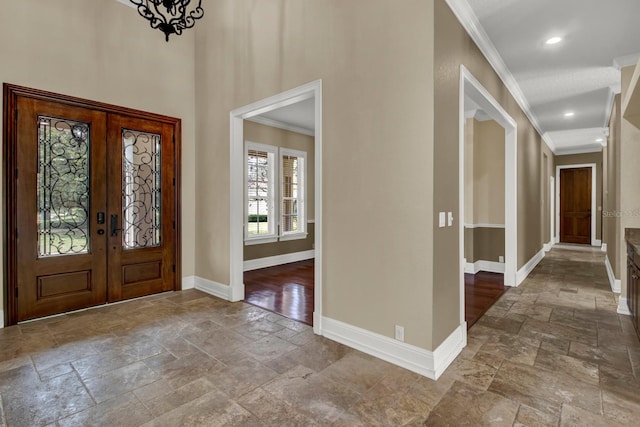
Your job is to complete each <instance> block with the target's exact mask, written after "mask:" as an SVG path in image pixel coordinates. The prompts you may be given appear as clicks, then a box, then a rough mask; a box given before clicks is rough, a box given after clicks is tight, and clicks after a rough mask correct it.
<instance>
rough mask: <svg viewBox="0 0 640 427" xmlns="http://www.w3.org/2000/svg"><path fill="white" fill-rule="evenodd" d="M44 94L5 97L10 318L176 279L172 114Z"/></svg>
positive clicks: (137, 292) (123, 295)
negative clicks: (7, 117) (117, 107)
mask: <svg viewBox="0 0 640 427" xmlns="http://www.w3.org/2000/svg"><path fill="white" fill-rule="evenodd" d="M20 89H22V88H20ZM26 91H27V92H28V91H29V90H28V89H27V90H26ZM42 94H46V93H43V92H37V95H38V96H34V97H32V96H23V95H17V96H15V98H10V99H9V100H8V101H7V98H5V105H9V108H7V110H9V111H11V112H12V113H11V114H10V115H12V117H13V118H12V119H11V120H6V122H7V123H10V130H9V132H8V134H9V138H7V140H8V144H9V145H8V146H5V148H6V152H8V153H9V154H8V160H7V164H8V167H7V168H6V169H7V171H6V172H5V173H6V175H5V179H6V180H7V182H8V185H7V188H8V191H7V194H6V195H5V201H6V205H7V210H6V212H7V229H9V230H12V229H13V228H14V227H15V235H13V233H9V236H8V256H7V260H8V261H7V265H8V268H7V271H8V273H7V276H8V281H9V286H8V289H9V292H8V293H9V305H8V312H9V322H8V323H9V324H13V323H16V322H18V321H22V320H28V319H33V318H37V317H42V316H48V315H51V314H57V313H62V312H66V311H71V310H77V309H81V308H86V307H90V306H94V305H100V304H105V303H107V302H113V301H119V300H123V299H127V298H134V297H139V296H144V295H150V294H153V293H158V292H164V291H170V290H174V289H176V288H178V285H177V282H176V276H177V273H176V263H177V261H176V260H177V258H178V256H179V252H178V249H177V248H178V239H177V237H176V236H177V231H176V217H177V212H178V204H177V197H178V193H177V192H176V185H175V183H176V171H177V169H178V163H177V161H176V152H178V151H176V148H175V131H176V129H179V122H178V121H176V119H171V118H163V117H161V116H155V115H152V114H149V113H140V112H134V111H133V110H125V109H123V111H125V112H131V114H126V115H125V114H119V113H116V112H114V111H110V109H109V108H105V106H104V105H102V104H95V105H96V106H97V108H96V109H91V108H85V107H84V106H85V105H88V106H90V105H94V104H92V103H91V102H90V101H84V100H81V101H73V102H68V100H69V98H65V99H66V100H67V102H57V100H56V99H54V96H53V95H52V96H43V95H42ZM5 95H6V86H5ZM70 104H74V105H70ZM75 105H82V107H79V106H75ZM101 108H102V109H101ZM114 108H115V107H114ZM114 108H111V109H114ZM105 109H106V110H109V111H104V110H105ZM118 111H120V110H118ZM134 113H140V114H134ZM5 115H6V111H5ZM145 117H149V118H145ZM156 117H158V118H159V119H158V120H156V119H155V118H156ZM160 119H163V120H160ZM13 123H15V125H13ZM14 169H15V171H14ZM8 171H10V172H8ZM14 172H15V173H14Z"/></svg>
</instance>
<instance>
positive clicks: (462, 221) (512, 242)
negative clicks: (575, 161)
mask: <svg viewBox="0 0 640 427" xmlns="http://www.w3.org/2000/svg"><path fill="white" fill-rule="evenodd" d="M459 108H460V110H459V135H460V137H459V171H460V176H459V197H460V199H459V206H460V210H459V221H458V224H459V239H460V241H459V248H460V324H461V325H464V324H466V322H467V316H466V314H467V299H468V298H467V295H469V299H470V298H471V295H473V294H469V291H468V290H467V289H468V288H469V286H468V285H467V282H469V284H470V285H473V284H474V282H476V280H469V279H471V278H473V279H475V277H473V276H471V277H470V278H468V279H467V280H465V271H466V272H469V273H472V272H473V273H474V274H475V273H478V271H489V272H490V273H493V274H498V275H503V277H502V284H500V283H499V282H500V280H499V279H500V278H499V277H491V278H489V279H491V280H486V281H487V282H489V283H488V286H489V287H494V285H497V287H496V289H495V290H493V291H492V294H493V296H491V298H490V300H491V301H495V300H497V299H498V298H499V296H500V295H501V294H502V293H503V292H504V289H499V288H500V287H501V286H502V285H504V286H512V287H513V286H517V285H518V283H517V277H516V274H517V197H516V196H517V187H516V184H517V144H516V139H517V125H516V123H515V121H514V120H513V118H511V116H509V114H507V112H506V111H505V110H504V109H503V108H502V106H501V105H500V104H499V103H498V102H497V101H496V100H495V99H494V98H493V97H492V96H491V95H490V94H489V92H488V91H487V90H486V89H485V88H484V87H483V86H482V85H481V84H480V82H479V81H478V80H477V79H476V78H475V77H473V75H472V74H471V73H470V72H469V71H468V70H467V69H466V68H465V67H464V65H461V66H460V102H459ZM472 111H473V116H476V115H480V116H481V117H482V118H483V120H485V121H492V122H493V123H494V127H497V128H501V132H500V135H501V138H502V139H501V141H502V143H501V144H500V147H504V149H503V150H502V153H504V154H503V155H504V157H503V160H502V158H501V160H500V162H504V174H503V182H501V183H500V184H499V185H500V186H501V189H502V190H503V191H500V193H501V195H502V194H503V195H504V197H503V201H502V203H501V206H502V209H503V212H500V213H494V214H493V215H495V216H496V217H497V218H498V220H497V221H496V222H494V223H492V221H488V222H486V223H478V224H475V223H474V220H473V219H472V218H473V217H468V214H469V212H468V211H467V209H466V208H467V205H468V204H469V203H472V200H473V198H472V197H471V198H470V197H469V192H468V189H467V185H466V184H468V181H469V179H468V178H470V177H469V176H465V171H466V170H467V167H468V166H469V159H468V158H467V157H465V156H466V153H465V148H466V146H468V136H469V132H468V128H467V123H466V121H467V118H468V117H469V116H470V115H472V113H471V112H472ZM474 149H479V150H482V149H483V147H480V146H478V147H474ZM500 166H502V165H500ZM499 169H502V167H500V168H499ZM472 181H473V179H471V182H472ZM496 191H499V190H498V189H497V188H493V192H494V193H495V192H496ZM500 214H502V215H500ZM467 219H471V224H470V223H469V221H467ZM500 221H504V222H500ZM465 225H467V227H465ZM476 226H479V227H476ZM476 228H477V229H479V231H480V233H478V234H480V235H481V234H482V233H484V234H487V233H489V234H496V233H497V234H501V235H502V236H504V237H503V239H504V243H503V244H502V243H500V244H499V246H501V247H498V248H493V249H492V250H491V251H493V252H496V251H498V252H501V253H502V254H499V253H497V252H496V253H495V254H493V255H491V256H495V257H496V258H498V259H497V260H493V259H492V260H478V262H475V261H476V260H473V261H474V262H472V263H469V265H468V264H467V260H466V258H465V255H466V254H465V240H467V242H469V241H470V238H469V235H471V234H475V229H476ZM465 234H466V235H467V239H465ZM485 240H487V241H491V240H493V239H492V238H491V237H487V238H486V239H485ZM498 240H499V241H500V242H502V240H501V239H498ZM478 279H480V280H481V279H482V278H481V277H478ZM496 282H497V283H496ZM471 290H474V289H473V288H471ZM482 293H483V291H482V289H478V294H482ZM491 301H489V302H488V304H489V306H490V305H491V304H492V302H491ZM486 308H488V307H486ZM485 311H486V309H485ZM465 330H466V328H465Z"/></svg>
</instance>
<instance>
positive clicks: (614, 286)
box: [604, 255, 622, 294]
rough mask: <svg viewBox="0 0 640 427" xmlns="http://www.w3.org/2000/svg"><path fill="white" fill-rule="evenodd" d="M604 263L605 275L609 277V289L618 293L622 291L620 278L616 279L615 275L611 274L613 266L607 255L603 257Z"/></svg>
mask: <svg viewBox="0 0 640 427" xmlns="http://www.w3.org/2000/svg"><path fill="white" fill-rule="evenodd" d="M604 265H605V267H606V268H607V276H608V277H609V285H610V286H611V290H612V291H613V292H614V293H616V294H619V293H620V292H621V291H622V282H621V281H620V279H616V275H615V274H613V268H612V267H611V261H609V255H606V256H605V257H604Z"/></svg>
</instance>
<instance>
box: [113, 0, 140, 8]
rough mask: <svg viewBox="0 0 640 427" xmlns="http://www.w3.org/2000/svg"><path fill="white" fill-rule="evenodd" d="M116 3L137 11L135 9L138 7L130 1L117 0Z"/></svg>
mask: <svg viewBox="0 0 640 427" xmlns="http://www.w3.org/2000/svg"><path fill="white" fill-rule="evenodd" d="M116 1H117V2H118V3H122V4H124V5H125V6H129V7H130V8H132V9H135V8H136V5H135V4H133V3H131V2H130V1H129V0H116Z"/></svg>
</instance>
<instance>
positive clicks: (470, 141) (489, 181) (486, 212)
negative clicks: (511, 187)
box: [464, 119, 505, 263]
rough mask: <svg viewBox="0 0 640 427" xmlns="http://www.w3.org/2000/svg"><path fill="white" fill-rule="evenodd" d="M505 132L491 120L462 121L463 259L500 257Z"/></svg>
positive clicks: (471, 261) (501, 251)
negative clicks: (480, 225)
mask: <svg viewBox="0 0 640 427" xmlns="http://www.w3.org/2000/svg"><path fill="white" fill-rule="evenodd" d="M504 141H505V132H504V128H503V127H502V126H500V125H499V124H498V123H497V122H496V121H494V120H486V121H478V120H475V119H470V120H466V122H465V171H464V172H465V174H464V176H465V189H464V191H465V211H466V212H465V219H466V221H465V223H466V224H472V225H476V227H472V228H465V240H464V241H465V259H466V262H468V263H474V262H476V261H493V262H499V259H500V256H504V249H505V236H504V232H505V230H504V228H502V229H500V228H490V227H477V225H478V224H494V225H495V224H502V225H504V222H505V219H504V212H505V209H504V208H505V206H504V203H505V202H504V200H505V181H504V179H505V163H504V162H505V145H504V144H505V142H504Z"/></svg>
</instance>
